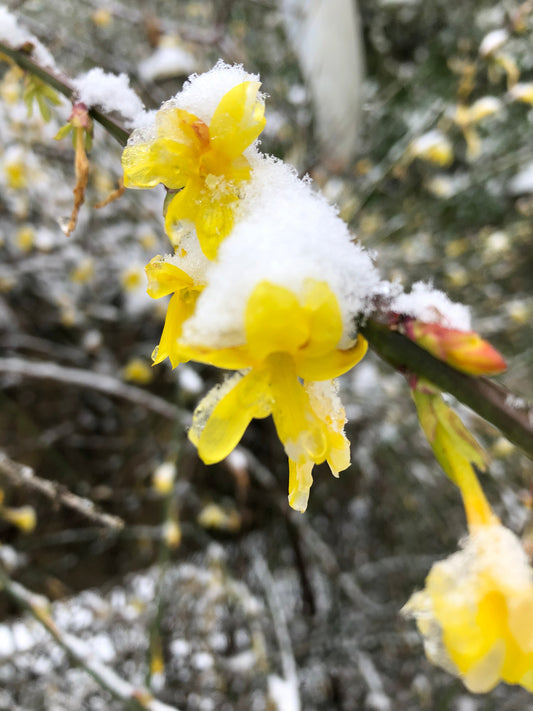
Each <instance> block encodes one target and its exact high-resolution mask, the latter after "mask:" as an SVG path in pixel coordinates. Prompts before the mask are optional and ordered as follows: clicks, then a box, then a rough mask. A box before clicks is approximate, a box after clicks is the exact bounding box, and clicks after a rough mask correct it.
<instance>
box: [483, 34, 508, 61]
mask: <svg viewBox="0 0 533 711" xmlns="http://www.w3.org/2000/svg"><path fill="white" fill-rule="evenodd" d="M508 37H509V32H508V31H507V30H505V29H503V28H502V29H498V30H492V32H489V33H488V34H487V35H485V37H483V39H482V40H481V44H480V45H479V54H480V55H481V56H482V57H490V55H491V54H493V53H494V52H495V51H496V50H497V49H500V47H501V46H502V45H503V44H504V43H505V42H506V41H507V39H508Z"/></svg>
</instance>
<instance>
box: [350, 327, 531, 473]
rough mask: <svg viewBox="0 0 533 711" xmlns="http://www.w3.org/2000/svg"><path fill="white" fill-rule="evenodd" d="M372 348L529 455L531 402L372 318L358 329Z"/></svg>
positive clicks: (402, 370)
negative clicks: (461, 369) (464, 407)
mask: <svg viewBox="0 0 533 711" xmlns="http://www.w3.org/2000/svg"><path fill="white" fill-rule="evenodd" d="M360 330H361V333H362V334H363V335H364V336H365V338H366V339H367V340H368V342H369V344H370V345H371V346H372V348H373V350H374V351H375V352H376V353H377V354H378V355H379V356H380V357H381V358H383V360H385V361H386V362H387V363H389V364H390V365H392V366H393V367H394V368H396V369H397V370H399V371H401V372H403V373H412V374H414V375H417V376H419V377H422V378H426V379H427V380H429V381H430V382H432V383H433V384H434V385H436V386H437V387H438V388H440V390H443V391H445V392H448V393H450V394H451V395H453V396H454V397H455V398H457V400H459V401H460V402H462V403H463V404H464V405H468V407H470V408H471V409H472V410H473V411H474V412H476V413H477V414H478V415H480V416H481V417H483V418H484V419H485V420H487V421H488V422H490V423H491V424H493V425H495V426H496V427H497V428H498V429H499V430H500V431H501V432H502V434H503V435H504V436H505V437H507V439H508V440H510V441H511V442H513V443H514V444H516V445H517V446H518V447H520V448H521V449H522V450H523V451H524V452H525V453H526V454H527V455H528V456H529V457H531V458H532V459H533V406H531V405H528V404H527V403H526V402H524V401H523V400H522V399H521V398H518V397H516V396H515V395H513V394H512V393H511V392H510V391H509V390H507V389H506V388H504V387H502V386H501V385H499V384H498V383H495V382H494V381H492V380H489V379H488V378H479V377H473V376H471V375H465V374H464V373H461V372H459V371H458V370H455V368H452V367H451V366H449V365H447V364H446V363H444V362H442V361H440V360H438V359H437V358H434V357H433V356H432V355H431V354H430V353H428V352H427V351H425V350H424V349H423V348H420V346H417V345H416V343H413V342H412V341H410V340H409V339H408V338H407V337H406V336H403V335H402V334H401V333H398V332H397V331H394V330H391V329H390V328H389V327H388V326H386V325H385V324H383V323H380V322H379V321H376V320H374V319H369V320H368V321H367V323H366V324H365V326H363V327H362V328H361V329H360Z"/></svg>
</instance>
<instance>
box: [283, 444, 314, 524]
mask: <svg viewBox="0 0 533 711" xmlns="http://www.w3.org/2000/svg"><path fill="white" fill-rule="evenodd" d="M313 466H314V463H313V462H309V461H306V462H303V463H302V464H297V463H296V462H294V461H293V460H292V459H290V458H289V505H290V506H291V507H292V508H293V509H296V511H300V512H301V513H303V512H304V511H305V510H306V509H307V502H308V500H309V490H310V489H311V485H312V483H313V476H312V474H311V472H312V471H313Z"/></svg>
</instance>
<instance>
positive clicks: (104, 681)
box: [0, 566, 178, 711]
mask: <svg viewBox="0 0 533 711" xmlns="http://www.w3.org/2000/svg"><path fill="white" fill-rule="evenodd" d="M0 587H1V588H2V589H3V590H5V592H6V593H7V594H8V595H9V596H10V597H11V598H12V599H13V600H15V602H17V604H18V605H19V606H20V607H22V608H23V609H25V610H27V611H28V612H29V613H30V614H31V615H32V617H34V618H35V619H36V620H37V621H38V622H40V624H41V625H42V626H43V627H44V628H45V629H46V630H47V631H48V632H49V633H50V634H51V635H52V637H53V638H54V639H55V641H56V642H57V643H58V644H59V646H60V647H62V648H63V649H64V650H65V651H66V652H67V653H68V654H69V655H70V657H71V658H72V659H73V660H74V661H75V663H76V664H77V665H78V666H80V667H81V668H82V669H84V670H85V671H86V672H87V673H88V674H90V675H91V676H92V677H93V679H94V680H95V681H96V682H97V683H98V684H99V685H100V686H101V687H102V689H105V690H106V691H108V692H109V693H110V694H111V695H112V696H113V697H114V698H115V699H117V700H118V701H121V702H122V703H124V704H125V705H126V706H127V707H128V708H130V709H133V710H134V711H178V709H177V708H176V707H175V706H168V705H167V704H164V703H163V702H162V701H158V700H157V699H154V697H153V696H152V694H151V693H150V691H149V690H148V689H146V688H145V687H142V686H141V687H140V686H134V685H133V684H130V683H129V682H128V681H126V680H125V679H123V678H122V677H120V676H119V675H118V674H117V673H116V672H115V671H113V669H111V668H110V667H109V666H108V665H107V664H103V663H102V662H100V661H98V660H97V659H95V657H94V654H93V653H92V651H91V650H90V649H89V647H88V646H87V644H86V643H85V642H84V641H83V640H81V639H79V638H78V637H74V636H73V635H71V634H68V633H66V632H63V630H61V629H60V628H59V627H58V626H57V625H56V623H55V622H54V620H53V618H52V616H51V614H50V608H51V603H50V601H49V600H48V599H47V598H46V597H44V596H42V595H36V594H35V593H33V592H31V591H30V590H28V589H27V588H25V587H23V586H22V585H20V584H19V583H16V582H15V581H13V580H11V578H10V577H9V576H8V575H7V574H6V572H5V571H4V570H3V568H2V566H0Z"/></svg>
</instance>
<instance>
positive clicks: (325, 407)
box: [304, 380, 350, 477]
mask: <svg viewBox="0 0 533 711" xmlns="http://www.w3.org/2000/svg"><path fill="white" fill-rule="evenodd" d="M304 388H305V391H306V393H307V394H308V396H309V402H310V404H311V407H312V408H313V412H314V413H315V415H316V416H317V417H319V418H320V420H322V422H323V423H324V425H325V434H326V438H327V456H326V461H327V463H328V464H329V468H330V469H331V473H332V474H333V476H336V477H337V476H339V472H342V471H344V469H347V468H348V467H349V466H350V442H349V441H348V439H347V438H346V436H345V435H344V423H345V422H346V412H345V411H344V407H343V405H342V402H341V400H340V398H339V396H338V394H337V387H336V383H335V381H333V380H325V381H322V382H317V383H312V382H306V383H304Z"/></svg>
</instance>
